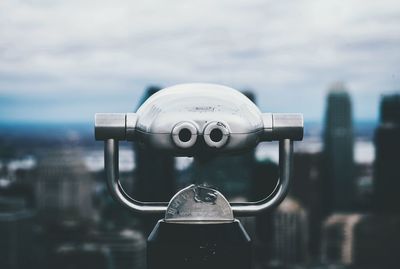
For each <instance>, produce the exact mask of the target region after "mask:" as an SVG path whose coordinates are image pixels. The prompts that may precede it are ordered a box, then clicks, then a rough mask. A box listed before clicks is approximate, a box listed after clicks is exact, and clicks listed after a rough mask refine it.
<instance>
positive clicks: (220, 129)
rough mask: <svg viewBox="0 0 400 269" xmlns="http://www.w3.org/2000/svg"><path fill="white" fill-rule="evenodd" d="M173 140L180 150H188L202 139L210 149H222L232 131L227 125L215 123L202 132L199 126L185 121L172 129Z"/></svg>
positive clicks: (208, 125) (209, 124)
mask: <svg viewBox="0 0 400 269" xmlns="http://www.w3.org/2000/svg"><path fill="white" fill-rule="evenodd" d="M171 135H172V140H173V142H174V143H175V145H176V146H177V147H178V148H181V149H187V148H190V147H192V146H194V145H195V144H196V142H198V140H200V139H201V138H202V139H203V142H204V143H205V144H206V146H208V147H210V148H217V149H218V148H221V147H223V146H224V145H225V144H226V143H227V142H228V139H229V135H230V131H229V128H228V126H227V124H224V123H222V122H218V121H213V122H210V123H208V124H207V125H206V126H205V127H204V130H202V131H200V130H199V126H197V124H195V123H192V122H189V121H185V122H180V123H178V124H176V125H175V126H174V128H173V129H172V133H171Z"/></svg>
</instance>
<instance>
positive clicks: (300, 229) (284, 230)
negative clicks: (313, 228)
mask: <svg viewBox="0 0 400 269" xmlns="http://www.w3.org/2000/svg"><path fill="white" fill-rule="evenodd" d="M272 218H273V230H274V233H273V252H274V258H273V261H274V263H277V264H285V265H293V264H305V263H306V262H307V259H308V216H307V212H306V210H305V209H304V208H303V207H302V206H301V205H300V203H298V202H297V201H296V200H294V199H293V198H291V197H286V199H285V200H284V201H283V202H282V203H281V204H280V205H279V207H278V208H277V210H276V211H275V212H274V213H273V217H272Z"/></svg>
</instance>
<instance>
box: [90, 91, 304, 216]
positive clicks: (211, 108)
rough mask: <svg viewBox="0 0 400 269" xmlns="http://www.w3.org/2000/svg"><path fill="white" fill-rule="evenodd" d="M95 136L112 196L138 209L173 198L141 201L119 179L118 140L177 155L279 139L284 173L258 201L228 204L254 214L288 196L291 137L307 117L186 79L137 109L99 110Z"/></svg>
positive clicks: (157, 208) (160, 207)
mask: <svg viewBox="0 0 400 269" xmlns="http://www.w3.org/2000/svg"><path fill="white" fill-rule="evenodd" d="M95 138H96V140H103V141H104V145H105V146H104V153H105V171H106V177H107V184H108V187H109V189H110V192H111V194H112V196H113V197H114V199H115V200H116V201H118V202H119V203H121V204H122V205H123V206H124V207H126V208H128V209H130V210H132V211H135V212H139V213H161V212H167V210H168V208H171V203H172V202H173V200H174V199H172V200H171V202H170V203H167V202H142V201H137V200H135V199H134V198H132V197H130V196H129V195H128V194H127V193H126V192H125V191H124V190H123V188H122V186H121V184H120V182H119V179H118V170H119V169H118V141H122V140H127V141H136V142H139V143H141V144H143V145H144V146H145V147H149V148H153V149H157V150H161V151H166V152H170V153H171V154H173V155H175V156H194V157H195V158H196V156H202V158H203V159H204V158H207V156H210V158H211V157H212V155H216V154H220V153H224V154H227V153H228V154H229V153H237V152H243V151H246V150H250V149H253V148H255V147H256V146H257V144H258V143H259V142H262V141H279V172H280V178H279V180H278V183H277V185H276V188H275V189H274V191H273V192H272V193H271V194H270V195H268V196H267V197H266V198H264V199H262V200H260V201H257V202H245V203H230V204H229V205H230V207H231V209H232V212H233V213H234V214H235V215H252V214H255V213H257V212H261V211H263V210H266V209H268V208H270V207H273V206H275V205H277V204H279V202H280V201H281V200H282V199H283V198H284V197H285V195H286V193H287V190H288V185H289V181H290V176H291V165H292V155H293V141H299V140H302V138H303V117H302V115H301V114H291V113H262V112H261V111H260V110H259V108H258V107H257V106H256V105H255V104H254V103H253V102H252V101H250V100H249V99H248V98H247V97H246V96H245V95H243V94H242V93H240V92H239V91H237V90H234V89H232V88H228V87H225V86H220V85H214V84H182V85H177V86H173V87H169V88H165V89H163V90H161V91H159V92H157V93H155V94H154V95H152V96H151V97H150V98H149V99H147V100H146V101H145V102H144V103H143V104H142V105H141V106H140V107H139V109H138V110H137V112H136V113H98V114H96V116H95ZM194 190H195V189H194ZM186 191H187V190H186ZM195 191H196V190H195ZM197 191H198V190H197ZM218 197H219V196H218ZM170 213H171V212H170ZM175 217H176V216H175Z"/></svg>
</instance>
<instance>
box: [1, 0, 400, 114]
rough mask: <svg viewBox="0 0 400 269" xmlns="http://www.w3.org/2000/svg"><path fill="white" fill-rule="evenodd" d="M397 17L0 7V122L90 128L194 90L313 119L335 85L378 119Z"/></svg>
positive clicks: (160, 7) (356, 0)
mask: <svg viewBox="0 0 400 269" xmlns="http://www.w3.org/2000/svg"><path fill="white" fill-rule="evenodd" d="M399 14H400V4H399V3H398V1H392V0H383V1H372V0H363V1H361V0H349V1H346V2H338V1H333V0H331V1H311V0H309V1H308V0H302V1H288V0H284V1H261V0H259V1H258V0H254V1H244V0H242V1H228V0H225V1H212V0H207V1H198V2H193V1H191V2H187V1H183V0H171V1H161V0H158V1H154V0H153V1H128V0H118V1H112V2H110V1H105V0H98V1H91V0H90V1H78V0H70V1H59V0H58V1H57V0H52V1H48V0H47V1H33V0H32V1H27V0H25V1H22V0H20V1H13V0H3V1H1V2H0V99H1V98H3V101H2V102H1V104H2V107H1V108H0V112H1V114H2V116H1V118H3V119H5V118H7V117H8V118H10V119H12V118H18V119H19V118H23V117H24V114H27V113H28V114H29V115H31V116H32V120H34V119H35V117H38V118H39V117H40V119H46V117H47V118H49V119H50V118H51V117H53V116H51V117H50V116H49V115H53V114H55V113H61V115H62V117H63V118H64V119H66V120H67V119H69V120H75V119H82V120H87V119H91V118H92V114H93V113H94V112H96V111H113V110H118V111H121V110H122V111H125V110H131V109H132V107H134V106H135V105H136V104H135V103H136V102H137V100H138V98H139V96H140V95H141V92H142V90H143V88H144V87H145V86H146V85H148V84H160V85H165V86H166V85H171V84H175V83H181V82H192V81H195V82H199V81H202V82H215V83H222V84H226V85H229V86H232V87H236V88H251V89H254V90H255V91H256V93H257V96H258V98H257V99H258V103H259V104H260V106H261V107H262V108H263V110H265V111H299V112H304V114H305V116H306V118H309V119H321V118H322V115H323V111H324V109H323V107H324V97H325V93H326V89H327V88H328V87H329V84H330V83H332V82H334V81H337V80H343V81H345V82H346V83H347V85H348V88H349V90H350V92H351V94H352V96H353V100H354V104H355V105H354V107H355V115H356V117H357V118H375V117H376V116H377V109H378V102H379V95H380V94H381V93H382V92H386V91H392V90H394V89H396V87H398V85H399V67H400V66H399V65H400V64H399V63H400V52H399V50H398V46H399V43H400V36H399V34H398V29H400V15H399ZM7 98H8V99H7ZM10 98H11V99H12V100H15V102H12V105H11V103H10V102H6V101H4V100H11V99H10ZM41 100H51V101H48V102H46V101H41ZM72 100H75V101H74V102H72ZM0 101H1V100H0ZM37 104H40V106H39V105H37ZM78 107H81V108H82V113H77V112H76V110H77V108H78ZM63 111H64V113H62V112H63ZM46 115H47V116H46Z"/></svg>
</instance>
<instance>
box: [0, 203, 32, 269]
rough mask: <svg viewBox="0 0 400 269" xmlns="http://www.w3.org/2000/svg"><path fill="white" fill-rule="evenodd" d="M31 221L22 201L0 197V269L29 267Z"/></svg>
mask: <svg viewBox="0 0 400 269" xmlns="http://www.w3.org/2000/svg"><path fill="white" fill-rule="evenodd" d="M33 219H34V213H33V212H32V211H31V210H29V209H27V208H26V202H25V201H24V200H23V199H21V198H15V197H14V198H13V197H1V196H0V238H1V239H0V268H15V269H19V268H28V267H29V266H31V263H32V256H33V255H32V252H35V250H34V249H33V248H34V244H33V228H32V227H33Z"/></svg>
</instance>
